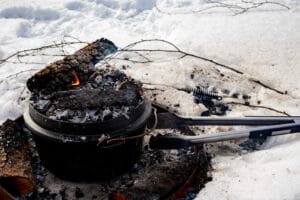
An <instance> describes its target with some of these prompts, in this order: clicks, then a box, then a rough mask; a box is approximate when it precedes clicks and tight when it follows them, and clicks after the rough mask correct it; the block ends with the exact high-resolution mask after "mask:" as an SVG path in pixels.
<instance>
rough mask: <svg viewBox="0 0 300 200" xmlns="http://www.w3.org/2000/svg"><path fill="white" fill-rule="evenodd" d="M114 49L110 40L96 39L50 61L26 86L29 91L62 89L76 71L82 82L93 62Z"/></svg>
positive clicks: (70, 82)
mask: <svg viewBox="0 0 300 200" xmlns="http://www.w3.org/2000/svg"><path fill="white" fill-rule="evenodd" d="M116 50H117V47H116V46H115V45H114V43H112V42H111V41H109V40H107V39H104V38H101V39H100V40H96V41H95V42H93V43H91V44H89V45H87V46H86V47H84V48H82V49H80V50H78V51H77V52H75V53H74V54H73V55H69V56H66V57H65V58H64V59H62V60H59V61H56V62H54V63H51V64H49V65H48V66H46V67H45V68H44V69H42V70H41V71H39V72H37V73H36V74H35V75H34V76H33V77H31V78H30V79H29V80H28V81H27V87H28V89H29V90H30V91H31V92H39V91H41V90H43V89H47V90H49V91H54V90H63V89H65V88H66V87H70V85H72V82H73V81H74V77H73V72H76V74H77V75H78V78H79V79H80V81H81V82H84V81H86V80H88V78H89V77H90V75H91V74H92V73H93V72H94V69H95V68H94V66H95V64H96V63H97V62H99V61H100V60H102V59H103V58H104V57H105V56H106V55H108V54H110V53H114V52H115V51H116Z"/></svg>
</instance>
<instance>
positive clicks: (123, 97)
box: [51, 82, 142, 110]
mask: <svg viewBox="0 0 300 200" xmlns="http://www.w3.org/2000/svg"><path fill="white" fill-rule="evenodd" d="M141 93H142V90H141V88H140V87H139V86H138V85H137V84H135V83H134V82H126V83H124V84H123V85H122V86H121V88H120V89H119V90H115V89H114V88H106V89H82V90H68V91H59V92H57V93H56V94H55V95H54V96H53V97H52V99H51V101H52V104H53V105H55V107H56V108H59V109H73V110H74V109H81V110H82V109H86V108H99V107H103V106H108V107H110V106H136V105H138V103H139V102H140V101H141V95H142V94H141Z"/></svg>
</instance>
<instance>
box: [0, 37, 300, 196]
mask: <svg viewBox="0 0 300 200" xmlns="http://www.w3.org/2000/svg"><path fill="white" fill-rule="evenodd" d="M116 51H117V47H116V46H115V45H114V44H113V43H112V42H111V41H109V40H107V39H100V40H96V41H95V42H93V43H91V44H89V45H87V46H86V47H84V48H82V49H80V50H79V51H77V52H75V53H74V54H73V55H69V56H66V57H65V58H64V59H62V60H59V61H56V62H54V63H51V64H49V65H48V66H46V67H45V68H44V69H42V70H41V71H40V72H38V73H36V74H35V75H34V76H32V77H31V78H30V79H29V80H28V82H27V86H28V89H29V90H30V91H31V97H30V100H29V103H28V106H26V108H25V110H24V114H23V117H22V118H20V119H18V120H16V121H14V122H12V121H8V122H7V123H5V124H4V125H3V126H1V128H0V133H1V134H0V136H1V137H0V143H1V146H0V147H4V148H2V149H0V150H1V152H0V158H1V162H0V169H1V171H0V172H1V173H2V174H1V177H2V178H1V179H0V185H1V186H3V187H0V197H1V198H2V197H3V198H5V199H14V197H13V195H15V196H16V195H17V196H18V195H19V196H20V195H21V196H22V198H24V199H56V198H60V199H74V198H81V197H85V198H86V199H100V198H103V197H104V198H106V199H115V200H120V199H122V200H123V199H179V198H183V197H184V196H186V195H187V196H188V197H187V198H193V197H194V196H193V195H195V194H196V193H197V192H198V191H199V189H200V188H201V187H203V184H205V182H206V181H208V180H209V178H208V177H207V170H208V166H209V156H208V155H207V154H206V153H205V151H204V149H203V144H205V143H212V142H219V141H226V140H233V139H240V138H250V139H260V140H265V139H266V137H269V136H275V135H282V134H291V133H296V132H298V131H299V130H300V125H299V117H297V116H295V117H279V116H276V117H245V118H223V117H220V118H217V117H187V116H186V117H184V116H180V115H177V114H175V113H172V112H169V111H168V109H164V108H163V107H162V106H160V105H157V104H154V103H151V102H150V101H149V100H148V98H147V96H146V94H145V92H144V89H143V87H142V84H141V82H140V81H137V80H134V79H132V78H130V77H129V76H127V75H126V74H125V73H124V72H122V71H120V70H117V69H114V68H113V67H112V66H110V65H107V66H106V67H105V68H101V69H97V68H95V64H96V63H97V62H99V61H100V60H101V59H103V58H104V57H105V56H107V55H108V54H111V53H114V52H116ZM183 91H185V92H191V93H192V94H193V95H194V96H196V97H197V96H198V97H199V98H198V100H201V101H202V103H204V102H212V101H213V99H214V100H218V101H220V100H222V98H223V97H222V96H219V95H217V94H214V93H210V92H207V91H202V90H201V89H200V88H197V89H188V90H186V89H183ZM204 97H205V98H204ZM189 125H201V126H204V125H251V126H252V125H254V126H257V125H268V126H264V127H259V128H253V129H249V130H241V131H229V132H224V133H222V134H221V135H220V134H219V133H215V134H209V135H205V134H204V135H197V136H196V135H195V133H194V132H193V131H192V130H191V129H189V128H188V126H189ZM154 129H160V130H159V131H158V130H156V131H155V133H153V131H154ZM170 149H171V150H170ZM30 158H31V160H30ZM12 164H13V165H12ZM10 168H12V170H10ZM56 177H58V179H57V178H56ZM66 180H67V181H66ZM68 181H75V182H68ZM79 182H85V183H79ZM74 184H76V185H77V187H76V190H75V192H73V193H72V187H73V185H74ZM57 188H60V190H59V191H58V190H57ZM91 188H92V189H91ZM28 193H29V195H27V196H26V195H25V196H24V194H28ZM85 195H86V196H85Z"/></svg>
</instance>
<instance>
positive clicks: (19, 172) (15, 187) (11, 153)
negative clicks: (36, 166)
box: [0, 119, 35, 195]
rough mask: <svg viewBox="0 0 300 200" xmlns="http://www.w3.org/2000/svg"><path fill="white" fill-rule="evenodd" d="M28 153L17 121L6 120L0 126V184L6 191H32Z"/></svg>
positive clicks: (32, 177)
mask: <svg viewBox="0 0 300 200" xmlns="http://www.w3.org/2000/svg"><path fill="white" fill-rule="evenodd" d="M19 120H20V119H19ZM29 153H30V152H29V145H28V143H27V140H26V139H25V137H24V135H23V134H22V132H21V130H20V128H19V127H18V123H17V122H15V121H11V120H7V121H6V122H5V123H4V124H3V125H2V126H0V185H1V186H2V187H3V188H5V189H6V190H7V191H8V192H10V193H13V194H17V195H24V194H28V193H31V192H33V190H34V188H35V181H34V180H35V179H34V176H33V171H32V167H31V159H30V156H29V155H30V154H29Z"/></svg>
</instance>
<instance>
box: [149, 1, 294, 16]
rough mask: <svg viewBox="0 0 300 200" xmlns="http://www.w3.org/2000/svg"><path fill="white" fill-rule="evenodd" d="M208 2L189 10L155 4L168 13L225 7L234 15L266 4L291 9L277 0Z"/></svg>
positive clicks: (164, 12)
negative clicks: (198, 7) (175, 10)
mask: <svg viewBox="0 0 300 200" xmlns="http://www.w3.org/2000/svg"><path fill="white" fill-rule="evenodd" d="M206 2H207V3H206V4H204V5H203V6H204V8H200V9H195V10H188V11H186V10H185V11H177V12H169V11H164V10H162V9H161V8H159V6H158V5H157V4H156V5H155V8H156V10H157V11H158V12H159V13H162V14H167V15H178V14H196V13H203V12H204V11H208V10H213V9H216V8H225V9H227V10H229V11H230V12H232V13H233V14H234V15H239V14H243V13H245V12H248V11H250V10H254V9H257V8H259V7H262V6H264V5H276V6H278V7H280V8H284V9H286V10H289V9H290V7H288V6H287V5H285V4H283V3H280V2H276V1H268V0H265V1H261V2H257V1H247V0H240V1H237V2H235V3H224V2H222V1H214V0H207V1H206Z"/></svg>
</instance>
